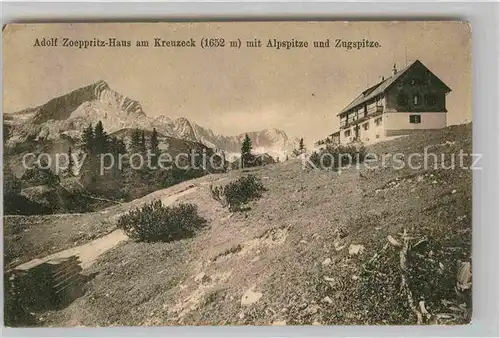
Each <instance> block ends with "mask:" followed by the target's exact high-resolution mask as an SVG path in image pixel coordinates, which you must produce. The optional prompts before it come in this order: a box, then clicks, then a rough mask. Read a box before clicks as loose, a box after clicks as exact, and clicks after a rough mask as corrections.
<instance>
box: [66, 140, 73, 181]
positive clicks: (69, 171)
mask: <svg viewBox="0 0 500 338" xmlns="http://www.w3.org/2000/svg"><path fill="white" fill-rule="evenodd" d="M74 167H75V161H74V159H73V152H72V150H71V147H69V148H68V168H67V169H66V171H67V174H68V176H74V175H75V173H74V172H73V168H74Z"/></svg>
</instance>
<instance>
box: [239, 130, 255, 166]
mask: <svg viewBox="0 0 500 338" xmlns="http://www.w3.org/2000/svg"><path fill="white" fill-rule="evenodd" d="M251 158H252V140H251V139H250V137H249V136H248V134H245V139H244V140H243V143H242V144H241V164H242V165H243V167H247V165H248V164H249V162H250V161H251Z"/></svg>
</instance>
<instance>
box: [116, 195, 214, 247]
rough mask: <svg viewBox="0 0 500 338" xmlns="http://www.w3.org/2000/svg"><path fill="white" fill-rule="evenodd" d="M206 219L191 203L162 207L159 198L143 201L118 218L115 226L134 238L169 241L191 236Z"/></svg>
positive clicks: (138, 239) (148, 240) (149, 240)
mask: <svg viewBox="0 0 500 338" xmlns="http://www.w3.org/2000/svg"><path fill="white" fill-rule="evenodd" d="M205 224H206V220H205V219H203V218H202V217H200V216H199V215H198V210H197V207H196V205H194V204H179V205H177V206H173V207H167V206H163V205H162V203H161V201H154V202H151V203H149V204H145V205H144V206H142V207H141V208H137V209H136V210H132V211H130V212H129V213H128V214H126V215H123V216H122V217H120V219H119V220H118V228H120V229H123V230H124V231H125V233H126V234H127V235H128V236H129V237H130V238H133V239H135V240H137V241H141V242H156V241H161V242H169V241H173V240H177V239H181V238H186V237H192V236H193V235H194V234H195V232H196V230H198V229H200V228H202V227H203V226H204V225H205Z"/></svg>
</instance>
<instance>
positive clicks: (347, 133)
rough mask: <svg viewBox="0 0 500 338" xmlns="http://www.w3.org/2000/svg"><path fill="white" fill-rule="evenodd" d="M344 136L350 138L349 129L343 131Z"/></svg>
mask: <svg viewBox="0 0 500 338" xmlns="http://www.w3.org/2000/svg"><path fill="white" fill-rule="evenodd" d="M344 136H345V137H349V136H351V129H349V130H346V131H344Z"/></svg>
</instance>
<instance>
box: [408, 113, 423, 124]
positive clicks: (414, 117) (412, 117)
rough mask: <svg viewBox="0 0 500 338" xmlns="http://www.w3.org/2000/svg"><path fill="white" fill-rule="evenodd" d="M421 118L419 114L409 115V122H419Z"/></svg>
mask: <svg viewBox="0 0 500 338" xmlns="http://www.w3.org/2000/svg"><path fill="white" fill-rule="evenodd" d="M421 122H422V119H421V117H420V115H410V123H421Z"/></svg>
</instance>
